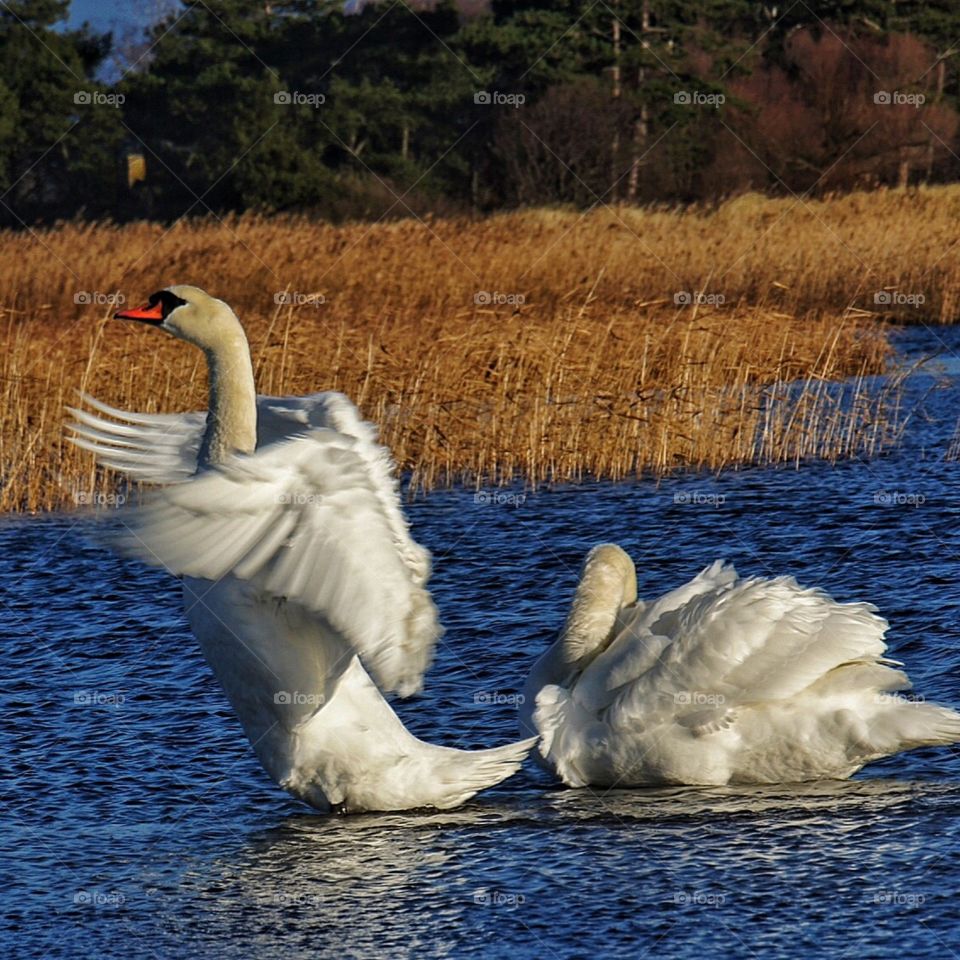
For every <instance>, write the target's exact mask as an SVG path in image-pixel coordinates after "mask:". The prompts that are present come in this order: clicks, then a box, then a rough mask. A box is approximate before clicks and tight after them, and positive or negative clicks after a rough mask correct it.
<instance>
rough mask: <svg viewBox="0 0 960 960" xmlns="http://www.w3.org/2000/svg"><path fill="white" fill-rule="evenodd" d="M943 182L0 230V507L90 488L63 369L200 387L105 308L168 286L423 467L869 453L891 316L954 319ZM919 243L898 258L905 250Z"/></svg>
mask: <svg viewBox="0 0 960 960" xmlns="http://www.w3.org/2000/svg"><path fill="white" fill-rule="evenodd" d="M957 208H960V191H958V190H957V189H955V188H949V187H948V188H930V189H923V190H919V191H911V192H910V193H906V192H903V191H888V192H884V191H880V192H874V193H871V194H868V195H865V194H852V195H848V196H844V197H838V198H835V199H828V200H824V201H818V202H816V203H810V202H807V203H803V204H796V203H795V202H794V201H791V200H779V201H774V200H766V199H762V198H759V197H741V198H739V199H736V200H733V201H731V202H729V203H727V204H725V205H722V206H720V207H719V208H715V209H710V210H707V209H690V210H686V211H671V210H657V209H650V210H640V209H628V208H611V209H605V210H598V211H595V212H591V213H587V214H578V213H572V212H565V211H555V210H530V211H525V212H518V213H513V214H502V215H498V216H495V217H492V218H487V219H480V220H471V219H450V220H429V219H428V220H425V221H418V220H405V221H395V222H391V223H381V224H373V225H370V224H353V225H346V226H331V225H329V224H324V223H319V222H314V221H310V220H307V219H296V218H264V217H257V216H253V215H245V216H242V217H236V218H230V219H225V220H222V221H217V220H212V219H207V220H202V221H182V222H180V223H178V224H176V225H175V226H173V227H172V228H164V227H163V226H160V225H156V224H147V223H135V224H129V225H126V226H116V225H111V224H107V223H103V224H66V225H61V226H58V227H56V228H53V229H50V230H48V231H43V232H29V233H28V232H22V231H21V232H9V233H4V234H0V262H3V264H4V267H5V269H4V272H3V275H2V278H0V311H2V314H0V316H2V321H0V322H2V324H3V336H4V340H5V343H6V349H5V351H4V353H3V359H2V361H0V364H2V370H0V377H2V379H0V398H2V409H3V420H4V422H3V429H2V434H0V468H2V486H0V507H2V509H4V510H37V509H49V508H55V507H58V506H62V505H69V504H71V503H76V502H96V501H97V499H98V497H100V498H101V499H102V496H103V495H106V494H107V493H109V492H110V491H111V490H113V489H114V484H115V482H116V481H115V478H112V477H109V476H106V475H103V474H101V473H100V472H98V471H97V470H96V469H95V467H94V466H93V464H92V459H91V457H90V455H89V454H87V453H84V452H82V451H79V450H76V449H74V448H72V447H71V446H70V445H69V444H68V443H67V442H66V440H65V439H64V438H63V426H62V425H63V420H64V410H63V408H64V406H65V405H67V404H73V403H75V402H76V401H77V391H78V390H86V391H89V392H90V393H92V394H93V395H95V396H97V397H98V398H100V399H102V400H104V401H106V402H108V403H112V404H116V405H118V406H122V407H125V408H129V409H140V410H148V411H156V410H164V411H174V410H188V409H202V408H204V406H205V403H206V384H205V379H206V378H205V368H204V358H203V357H202V355H201V354H200V353H199V352H198V351H195V350H193V349H191V348H189V347H187V346H185V345H184V344H181V343H178V342H175V341H174V340H172V339H171V338H168V337H166V336H164V335H163V334H161V333H158V332H157V331H155V330H148V329H145V328H141V327H138V326H135V325H127V326H125V325H123V324H121V323H120V322H119V321H114V320H112V319H110V317H111V315H112V313H113V312H114V310H116V309H118V307H119V305H121V304H123V303H130V302H133V301H138V300H140V299H141V298H144V297H145V296H146V295H147V294H149V293H151V292H152V291H153V290H155V289H157V288H159V287H162V286H166V285H168V284H171V283H178V282H179V283H196V284H198V285H201V286H203V287H205V288H206V289H207V290H209V291H210V292H211V293H213V294H214V295H216V296H220V297H222V298H223V299H225V300H227V301H228V302H229V303H230V304H231V305H232V306H233V307H234V308H235V309H236V311H237V313H238V315H239V316H240V318H241V320H242V321H243V323H244V325H245V326H246V328H247V331H248V334H249V337H250V342H251V348H252V351H253V356H254V362H255V366H256V373H257V380H258V387H259V390H260V391H261V392H262V393H271V394H286V393H293V394H296V393H308V392H313V391H317V390H324V389H336V390H343V391H344V392H346V393H348V394H349V395H350V396H351V397H352V398H353V399H354V400H355V401H356V402H357V403H358V404H359V406H360V407H361V409H362V411H363V413H364V415H365V416H366V417H368V418H370V419H372V420H374V421H375V422H376V423H377V424H378V425H379V427H380V431H381V437H382V439H383V441H384V442H385V443H386V444H388V445H389V446H390V448H391V449H392V451H393V453H394V455H395V457H396V459H397V462H398V464H399V466H400V468H401V469H402V470H403V471H405V472H406V473H408V474H409V476H410V479H411V485H412V488H413V489H426V488H429V487H431V486H436V485H438V484H445V483H450V482H458V481H462V482H466V483H474V484H479V483H488V482H505V481H509V480H512V479H516V478H520V479H523V480H524V481H526V482H528V483H531V484H538V483H544V482H552V481H567V480H576V479H579V478H582V477H586V476H594V477H608V478H624V477H630V476H636V475H643V474H653V475H660V474H663V473H666V472H669V471H672V470H676V469H682V468H695V469H696V468H706V469H711V470H715V469H719V468H722V467H725V466H732V465H738V464H753V463H796V462H799V461H800V460H804V459H808V458H827V459H835V458H840V457H849V456H861V455H863V456H871V455H873V454H876V453H877V452H879V451H880V450H882V449H883V448H884V447H885V446H887V445H888V444H890V443H891V442H894V441H895V440H896V437H897V433H898V429H899V423H900V420H901V416H900V412H899V385H898V381H897V379H896V378H895V377H894V378H884V379H881V380H876V379H872V378H873V377H874V375H876V374H878V373H882V372H883V371H884V370H885V368H886V365H887V360H888V357H889V353H890V348H889V344H888V342H887V339H886V324H885V323H884V320H885V319H891V318H896V319H901V320H904V319H908V318H910V317H916V318H917V319H920V318H924V319H926V320H927V321H928V322H929V321H952V320H954V319H955V318H956V313H957V310H958V304H960V296H958V294H960V268H958V267H957V266H956V259H955V258H954V257H952V256H950V255H949V250H950V249H951V243H952V242H953V241H951V239H950V233H951V224H952V223H953V222H954V221H955V214H956V212H957ZM905 250H909V255H906V254H905V252H904V251H905Z"/></svg>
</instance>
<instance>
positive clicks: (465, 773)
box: [436, 737, 537, 808]
mask: <svg viewBox="0 0 960 960" xmlns="http://www.w3.org/2000/svg"><path fill="white" fill-rule="evenodd" d="M536 742H537V738H536V737H529V738H528V739H526V740H518V741H517V742H516V743H508V744H506V745H505V746H502V747H490V748H488V749H486V750H453V751H450V752H451V753H452V754H454V755H453V756H451V757H448V758H447V759H446V760H445V762H443V763H442V764H440V765H439V766H438V767H437V769H436V777H437V780H438V782H440V783H442V784H445V785H447V786H448V787H449V792H448V793H447V794H446V796H445V797H444V800H443V802H442V803H439V802H438V803H437V804H436V805H437V806H438V807H444V808H448V807H456V806H459V805H460V804H461V803H464V802H466V801H467V800H469V799H470V798H471V797H472V796H473V795H474V794H475V793H479V792H480V791H481V790H486V789H487V788H488V787H493V786H496V784H498V783H500V782H501V781H503V780H506V779H507V777H510V776H512V775H513V774H515V773H516V772H517V771H518V770H519V769H520V767H521V765H522V764H523V761H524V760H526V758H527V754H528V753H530V751H531V749H532V748H533V745H534V744H535V743H536Z"/></svg>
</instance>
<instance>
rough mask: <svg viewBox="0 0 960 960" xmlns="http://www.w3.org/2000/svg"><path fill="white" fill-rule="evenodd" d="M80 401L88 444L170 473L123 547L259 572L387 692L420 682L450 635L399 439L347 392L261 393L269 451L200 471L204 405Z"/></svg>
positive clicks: (194, 568) (177, 561)
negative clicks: (441, 622)
mask: <svg viewBox="0 0 960 960" xmlns="http://www.w3.org/2000/svg"><path fill="white" fill-rule="evenodd" d="M85 399H86V401H87V403H88V404H90V405H91V406H93V407H94V408H95V409H97V410H98V411H100V412H101V413H103V414H106V415H107V416H109V417H112V418H113V420H114V421H116V422H111V421H108V420H106V418H105V417H95V416H93V415H91V414H86V413H84V412H83V411H74V416H75V418H76V423H75V424H74V425H72V426H73V429H74V431H75V432H76V433H77V435H78V437H79V439H80V440H81V441H82V443H81V445H82V446H84V447H85V448H86V449H92V450H93V451H94V453H96V455H97V458H98V460H99V461H100V462H101V463H103V464H105V465H108V466H112V467H115V468H117V469H123V470H126V471H127V472H128V473H129V474H130V475H131V477H133V478H135V479H138V480H149V481H151V482H155V483H156V482H160V483H167V484H169V485H168V486H166V487H164V488H163V489H162V490H159V491H156V492H155V493H154V494H152V495H151V496H150V497H148V499H147V500H146V502H145V503H144V505H143V506H142V507H139V508H135V509H132V510H130V511H126V512H124V513H123V514H122V515H121V520H123V521H124V522H125V524H126V529H125V533H124V534H123V535H122V536H121V538H120V545H121V547H122V549H124V551H125V552H127V553H129V554H132V555H135V556H137V557H139V558H140V559H142V560H143V561H144V562H146V563H149V564H153V565H156V566H163V567H165V568H166V569H167V570H169V571H170V572H171V573H174V574H176V575H188V576H193V577H200V578H203V579H207V580H219V579H221V578H222V577H224V576H227V575H232V576H234V577H237V578H239V579H242V580H250V581H255V582H256V583H257V585H258V586H259V587H260V588H261V589H263V590H264V592H265V593H267V594H268V595H270V596H274V597H276V598H277V599H278V600H285V601H287V602H291V603H297V604H300V605H302V606H303V607H305V608H306V609H308V610H310V611H311V612H312V613H313V614H314V615H316V616H317V617H321V618H323V619H324V620H325V621H326V622H327V623H329V624H330V625H331V626H332V627H333V628H334V629H335V630H337V631H338V632H339V633H340V634H341V635H342V636H343V637H344V639H345V640H346V641H347V642H348V643H350V645H351V646H352V647H353V648H354V649H355V650H356V651H357V652H358V653H359V654H360V655H361V656H362V657H363V659H364V661H365V663H366V664H367V666H368V667H369V668H370V670H371V671H372V672H373V674H374V676H375V677H376V679H377V682H378V683H379V684H380V685H381V686H382V687H383V688H384V689H385V690H396V691H398V692H399V693H401V694H402V695H404V696H406V695H408V694H410V693H414V692H416V691H417V690H418V689H420V687H421V685H422V676H423V673H424V671H425V670H426V669H427V666H428V665H429V662H430V658H431V655H432V651H433V648H434V646H435V643H436V640H437V638H438V636H439V634H440V628H439V626H438V623H437V613H436V608H435V606H434V604H433V602H432V600H431V599H430V596H429V594H428V593H427V591H426V590H425V589H424V585H425V583H426V581H427V579H428V577H429V573H430V557H429V553H428V552H427V551H426V550H425V549H423V548H422V547H421V546H420V545H419V544H417V543H416V542H415V541H414V540H413V538H412V537H411V536H410V532H409V528H408V526H407V522H406V519H405V518H404V516H403V512H402V510H401V508H400V499H399V490H398V485H397V482H396V480H395V479H394V477H393V469H392V463H391V461H390V457H389V454H388V453H387V451H386V450H385V449H384V448H383V447H381V446H380V445H379V444H377V443H376V440H375V435H374V432H373V428H372V427H371V426H370V425H369V424H366V423H365V422H364V421H363V420H362V419H361V418H360V416H359V413H358V412H357V410H356V407H354V405H353V404H352V403H351V402H350V401H349V400H348V399H347V398H346V397H344V396H342V395H341V394H335V393H327V394H317V395H315V396H312V397H304V398H291V399H281V398H272V397H261V398H259V400H258V434H259V438H258V440H259V445H258V449H257V452H256V453H254V454H252V455H249V456H242V455H241V456H236V457H234V458H232V459H231V460H230V461H229V462H228V463H226V464H222V465H218V466H216V467H213V468H211V469H209V470H206V471H204V472H203V473H201V474H195V473H194V471H195V469H196V454H197V450H198V449H199V445H200V439H201V437H202V432H203V429H204V424H205V417H204V415H202V414H182V415H153V414H129V413H126V412H124V411H120V410H116V409H115V408H113V407H108V406H107V405H106V404H101V403H99V402H98V401H92V398H85Z"/></svg>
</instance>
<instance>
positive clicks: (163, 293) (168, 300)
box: [147, 290, 187, 320]
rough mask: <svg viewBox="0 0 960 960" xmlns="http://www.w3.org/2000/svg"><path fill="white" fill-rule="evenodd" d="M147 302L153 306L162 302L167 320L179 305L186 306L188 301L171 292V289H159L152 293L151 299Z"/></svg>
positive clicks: (161, 305) (164, 317) (164, 316)
mask: <svg viewBox="0 0 960 960" xmlns="http://www.w3.org/2000/svg"><path fill="white" fill-rule="evenodd" d="M147 302H148V303H149V304H150V306H151V307H155V306H156V305H157V304H158V303H159V304H160V309H161V311H162V317H163V319H164V320H166V319H167V317H168V316H170V314H171V313H173V311H174V310H176V309H177V307H183V306H186V303H187V301H186V300H184V299H182V298H181V297H178V296H177V295H176V294H175V293H171V292H170V291H169V290H158V291H157V292H156V293H154V294H151V295H150V299H149V300H148V301H147Z"/></svg>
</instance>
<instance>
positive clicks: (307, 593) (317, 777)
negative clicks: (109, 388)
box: [71, 286, 533, 811]
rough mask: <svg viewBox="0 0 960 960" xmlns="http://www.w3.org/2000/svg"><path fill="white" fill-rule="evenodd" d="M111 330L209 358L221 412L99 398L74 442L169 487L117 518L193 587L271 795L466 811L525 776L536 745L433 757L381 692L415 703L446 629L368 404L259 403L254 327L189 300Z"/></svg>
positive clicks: (80, 417) (80, 419)
mask: <svg viewBox="0 0 960 960" xmlns="http://www.w3.org/2000/svg"><path fill="white" fill-rule="evenodd" d="M117 316H118V317H119V318H122V319H129V320H138V321H141V322H143V323H147V324H151V325H154V326H157V327H159V328H160V329H162V330H164V331H166V332H167V333H170V334H172V335H173V336H176V337H178V338H180V339H182V340H186V341H188V342H190V343H192V344H194V345H196V346H198V347H199V348H201V349H202V350H203V351H204V353H205V354H206V356H207V361H208V367H209V374H210V403H209V409H208V411H207V412H206V414H203V413H184V414H143V413H128V412H125V411H122V410H118V409H116V408H114V407H110V406H108V405H106V404H103V403H100V402H98V401H96V400H93V399H92V398H89V397H87V398H85V399H86V403H87V406H88V407H89V408H92V411H95V412H90V410H74V411H72V413H73V416H74V423H73V424H72V425H71V428H72V430H73V433H74V442H75V443H77V444H78V445H79V446H81V447H84V448H86V449H88V450H92V451H93V452H94V453H95V454H96V456H97V459H98V461H99V462H100V463H102V464H104V465H106V466H109V467H112V468H114V469H117V470H121V471H123V472H125V473H126V474H127V475H128V476H129V477H130V478H131V479H133V480H137V481H144V482H149V483H153V484H160V485H162V488H161V489H160V490H158V491H156V492H155V493H153V494H152V495H151V496H150V497H149V498H148V500H147V501H146V503H145V504H144V505H143V506H141V507H139V508H136V509H133V510H131V511H128V512H126V513H125V514H124V516H123V518H122V519H123V520H124V522H125V526H126V532H125V533H124V534H123V535H122V536H121V538H120V544H121V547H122V549H123V550H124V551H125V552H127V553H129V554H131V555H133V556H136V557H138V558H139V559H141V560H143V561H144V562H146V563H148V564H152V565H155V566H161V567H163V568H165V569H166V570H168V571H169V572H170V573H172V574H175V575H177V576H181V577H182V578H183V589H184V606H185V610H186V614H187V617H188V619H189V621H190V625H191V627H192V629H193V632H194V634H195V635H196V637H197V639H198V640H199V642H200V646H201V648H202V649H203V652H204V654H205V656H206V658H207V660H208V662H209V663H210V665H211V667H212V668H213V670H214V673H215V674H216V676H217V678H218V679H219V681H220V683H221V684H222V686H223V688H224V690H225V692H226V694H227V697H228V698H229V700H230V703H231V704H232V706H233V708H234V710H235V711H236V713H237V716H238V717H239V719H240V722H241V724H242V725H243V728H244V731H245V732H246V735H247V737H248V738H249V740H250V742H251V744H252V745H253V748H254V750H255V752H256V754H257V756H258V758H259V759H260V761H261V763H262V764H263V766H264V768H265V769H266V770H267V772H268V773H269V774H270V775H271V776H272V777H273V779H274V780H275V781H276V782H277V783H279V784H280V785H281V786H282V787H284V788H285V789H287V790H288V791H289V792H290V793H292V794H293V795H294V796H296V797H299V798H300V799H302V800H304V801H306V802H308V803H310V804H312V805H313V806H315V807H318V808H319V809H322V810H328V809H331V808H333V809H337V810H341V811H360V810H400V809H406V808H411V807H420V806H432V807H439V808H446V807H453V806H456V805H458V804H460V803H463V802H464V801H465V800H467V799H469V798H470V797H471V796H473V795H474V794H475V793H476V792H477V791H479V790H482V789H484V788H485V787H489V786H492V785H493V784H496V783H499V782H500V781H501V780H503V779H505V778H506V777H508V776H509V775H510V774H512V773H513V772H514V771H516V770H517V769H518V768H519V766H520V764H521V763H522V761H523V758H524V757H525V756H526V754H527V752H528V751H529V749H530V747H531V746H532V743H533V740H532V739H530V740H526V741H523V742H520V743H513V744H508V745H506V746H502V747H496V748H492V749H487V750H458V749H453V748H448V747H441V746H435V745H433V744H429V743H425V742H424V741H422V740H418V739H417V738H416V737H414V736H413V735H412V734H410V733H409V732H408V731H407V730H406V728H405V727H404V726H403V724H402V723H401V722H400V720H399V718H398V717H397V715H396V713H394V711H393V709H392V708H391V707H390V705H389V703H388V702H387V701H386V700H385V699H384V697H383V695H382V693H381V690H383V691H384V692H386V693H389V692H396V693H398V694H400V695H401V696H408V695H410V694H413V693H416V692H417V691H418V690H419V689H420V688H421V685H422V681H423V674H424V671H425V670H426V669H427V667H428V666H429V663H430V658H431V655H432V652H433V648H434V645H435V643H436V641H437V638H438V637H439V635H440V627H439V625H438V622H437V611H436V608H435V606H434V604H433V601H432V600H431V598H430V595H429V593H428V591H427V589H426V582H427V579H428V577H429V575H430V556H429V554H428V552H427V551H426V550H425V549H423V548H422V547H421V546H420V545H419V544H417V543H416V542H415V541H414V540H413V538H412V537H411V536H410V532H409V528H408V526H407V522H406V520H405V518H404V516H403V512H402V510H401V507H400V502H399V493H398V488H397V483H396V481H395V479H394V477H393V465H392V463H391V460H390V457H389V454H388V452H387V451H386V450H385V449H384V448H383V447H381V446H380V445H379V444H378V443H377V442H376V437H375V434H374V431H373V428H372V427H371V426H370V425H369V424H367V423H365V422H364V421H363V420H362V419H361V418H360V415H359V413H358V411H357V409H356V407H354V405H353V404H352V403H351V402H350V401H349V400H348V399H347V398H346V397H345V396H343V395H342V394H338V393H319V394H315V395H312V396H307V397H287V398H275V397H257V396H256V393H255V388H254V377H253V368H252V364H251V360H250V350H249V347H248V345H247V339H246V336H245V334H244V331H243V327H242V326H241V325H240V322H239V321H238V320H237V318H236V316H235V314H234V313H233V311H232V310H231V309H230V308H229V307H228V306H227V304H225V303H223V302H222V301H220V300H217V299H215V298H213V297H211V296H209V295H208V294H206V293H204V292H203V291H202V290H200V289H198V288H196V287H191V286H173V287H168V288H167V289H165V290H161V291H158V292H157V293H155V294H154V295H153V296H151V297H150V300H149V303H148V304H147V305H146V306H145V307H143V308H140V309H138V310H125V311H121V312H120V313H118V314H117ZM367 670H369V671H370V672H371V673H372V675H373V678H374V680H376V683H374V682H373V680H371V678H370V676H369V675H368V674H367ZM378 687H379V689H378Z"/></svg>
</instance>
